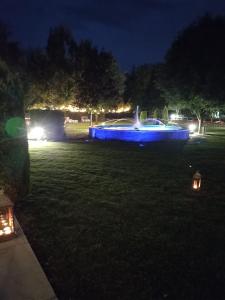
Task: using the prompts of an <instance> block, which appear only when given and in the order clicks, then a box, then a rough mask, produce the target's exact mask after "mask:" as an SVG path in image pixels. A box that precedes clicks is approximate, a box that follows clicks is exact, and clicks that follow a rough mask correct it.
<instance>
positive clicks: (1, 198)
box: [0, 190, 15, 242]
mask: <svg viewBox="0 0 225 300" xmlns="http://www.w3.org/2000/svg"><path fill="white" fill-rule="evenodd" d="M13 236H15V226H14V212H13V204H12V202H11V201H10V199H9V198H8V197H7V196H6V195H5V194H4V192H3V191H2V190H0V242H1V241H5V240H8V239H10V238H12V237H13Z"/></svg>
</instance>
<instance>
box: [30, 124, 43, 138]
mask: <svg viewBox="0 0 225 300" xmlns="http://www.w3.org/2000/svg"><path fill="white" fill-rule="evenodd" d="M28 139H30V140H42V139H45V131H44V128H42V127H34V128H31V129H30V131H29V132H28Z"/></svg>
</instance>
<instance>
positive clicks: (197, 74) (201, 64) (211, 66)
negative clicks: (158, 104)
mask: <svg viewBox="0 0 225 300" xmlns="http://www.w3.org/2000/svg"><path fill="white" fill-rule="evenodd" d="M224 53H225V17H223V16H216V17H212V16H209V15H205V16H203V17H202V18H200V19H199V20H197V21H196V22H194V23H193V24H191V25H190V26H188V27H187V28H186V29H184V30H183V31H182V32H181V33H180V34H179V35H178V36H177V38H176V39H175V41H174V42H173V43H172V45H171V47H170V49H169V50H168V52H167V54H166V57H165V64H164V65H163V66H162V70H161V76H160V77H161V78H160V84H159V85H160V87H161V91H162V93H163V94H164V97H167V99H169V101H170V102H171V103H173V104H176V103H177V104H178V105H179V104H180V105H181V104H182V105H184V106H186V107H189V108H190V109H191V110H192V111H193V112H195V114H196V116H197V117H198V119H201V116H202V115H203V114H204V113H206V112H208V111H209V110H212V109H213V108H217V107H218V106H221V105H224V101H225V90H224V80H225V56H224Z"/></svg>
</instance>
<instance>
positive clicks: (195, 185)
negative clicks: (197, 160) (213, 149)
mask: <svg viewBox="0 0 225 300" xmlns="http://www.w3.org/2000/svg"><path fill="white" fill-rule="evenodd" d="M201 182H202V175H201V174H200V173H199V171H196V172H195V174H194V175H193V178H192V189H193V191H196V192H198V191H200V188H201Z"/></svg>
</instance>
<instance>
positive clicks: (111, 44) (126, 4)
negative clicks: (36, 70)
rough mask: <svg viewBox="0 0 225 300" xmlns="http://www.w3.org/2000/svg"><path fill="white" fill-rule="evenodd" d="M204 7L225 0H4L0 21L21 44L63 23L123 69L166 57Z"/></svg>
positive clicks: (41, 41) (218, 7) (219, 6)
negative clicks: (105, 51) (182, 31)
mask: <svg viewBox="0 0 225 300" xmlns="http://www.w3.org/2000/svg"><path fill="white" fill-rule="evenodd" d="M206 12H210V13H213V14H214V13H223V14H224V13H225V0H135V1H131V0H111V1H109V0H92V1H91V0H0V20H2V21H4V22H5V23H7V24H8V25H9V26H10V29H11V31H12V32H13V34H14V37H15V38H16V39H17V40H18V41H20V42H21V44H22V45H23V46H26V47H29V46H44V45H45V44H46V40H47V36H48V30H49V27H51V26H55V25H59V24H64V25H66V26H68V27H69V28H70V29H71V30H72V32H73V34H74V37H75V39H76V40H79V39H81V38H83V39H86V38H88V39H91V40H92V41H93V44H94V45H96V46H98V47H99V48H105V49H106V50H110V51H112V52H113V54H114V56H115V57H116V58H117V59H118V61H119V63H120V65H121V66H122V68H123V69H124V70H126V69H129V68H130V67H131V66H132V65H139V64H143V63H155V62H160V61H162V60H163V57H164V55H165V52H166V50H167V48H168V47H169V46H170V44H171V42H172V40H173V39H174V38H175V37H176V34H177V32H179V31H180V30H182V29H183V28H184V27H185V26H186V25H188V24H189V23H191V22H192V21H193V20H195V19H196V18H197V17H198V16H201V15H203V14H204V13H206Z"/></svg>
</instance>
